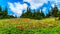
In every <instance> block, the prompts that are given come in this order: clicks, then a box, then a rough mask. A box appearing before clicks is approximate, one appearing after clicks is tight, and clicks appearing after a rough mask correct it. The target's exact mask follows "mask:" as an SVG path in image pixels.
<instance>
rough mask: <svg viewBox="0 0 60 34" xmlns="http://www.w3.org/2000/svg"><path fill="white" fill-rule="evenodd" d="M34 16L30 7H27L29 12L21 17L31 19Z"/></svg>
mask: <svg viewBox="0 0 60 34" xmlns="http://www.w3.org/2000/svg"><path fill="white" fill-rule="evenodd" d="M31 16H32V12H31V10H30V8H29V7H27V11H26V12H25V13H23V14H22V15H21V18H30V17H31Z"/></svg>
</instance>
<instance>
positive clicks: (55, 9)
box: [52, 5, 59, 17]
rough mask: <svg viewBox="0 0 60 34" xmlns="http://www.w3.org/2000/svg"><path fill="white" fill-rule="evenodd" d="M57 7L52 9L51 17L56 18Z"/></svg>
mask: <svg viewBox="0 0 60 34" xmlns="http://www.w3.org/2000/svg"><path fill="white" fill-rule="evenodd" d="M58 11H59V10H58V7H57V6H56V5H55V7H54V8H53V9H52V15H53V17H58V16H57V15H58V14H57V13H58Z"/></svg>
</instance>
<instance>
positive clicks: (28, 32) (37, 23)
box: [0, 18, 60, 34]
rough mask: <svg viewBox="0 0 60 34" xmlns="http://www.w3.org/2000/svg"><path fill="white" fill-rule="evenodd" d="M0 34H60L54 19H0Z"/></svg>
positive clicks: (58, 25) (56, 21) (57, 22)
mask: <svg viewBox="0 0 60 34" xmlns="http://www.w3.org/2000/svg"><path fill="white" fill-rule="evenodd" d="M0 34H60V21H59V20H55V18H45V19H42V20H34V19H29V18H13V19H0Z"/></svg>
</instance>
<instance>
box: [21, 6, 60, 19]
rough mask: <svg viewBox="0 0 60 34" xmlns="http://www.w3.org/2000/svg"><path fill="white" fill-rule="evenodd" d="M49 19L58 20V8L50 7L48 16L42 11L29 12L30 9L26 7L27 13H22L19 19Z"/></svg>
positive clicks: (59, 12) (59, 15) (59, 14)
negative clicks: (55, 18) (56, 18)
mask: <svg viewBox="0 0 60 34" xmlns="http://www.w3.org/2000/svg"><path fill="white" fill-rule="evenodd" d="M51 17H59V20H60V11H59V9H58V7H57V6H56V5H55V6H54V7H51V10H49V11H48V14H46V15H45V14H44V12H43V11H42V10H38V11H36V10H34V12H31V9H30V8H29V7H27V11H26V12H23V13H22V15H21V16H20V18H30V19H44V18H51Z"/></svg>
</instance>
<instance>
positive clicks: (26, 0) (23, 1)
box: [0, 0, 60, 16]
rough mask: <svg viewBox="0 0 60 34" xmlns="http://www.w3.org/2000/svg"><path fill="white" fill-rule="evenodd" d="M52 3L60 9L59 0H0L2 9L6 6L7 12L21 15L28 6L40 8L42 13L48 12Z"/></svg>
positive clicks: (32, 8)
mask: <svg viewBox="0 0 60 34" xmlns="http://www.w3.org/2000/svg"><path fill="white" fill-rule="evenodd" d="M3 1H4V2H3ZM54 4H56V5H57V7H58V8H59V9H60V0H37V1H36V0H14V1H13V0H0V5H1V6H2V9H4V8H5V7H6V6H7V8H8V14H9V15H10V14H14V15H17V16H21V15H22V11H23V10H24V11H26V8H27V7H30V8H31V10H34V9H35V10H40V9H42V10H43V11H44V14H46V13H48V10H50V9H51V6H52V7H54Z"/></svg>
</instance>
